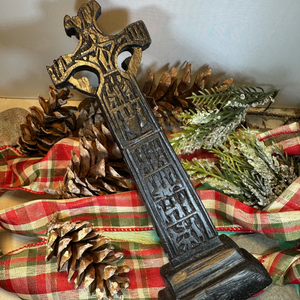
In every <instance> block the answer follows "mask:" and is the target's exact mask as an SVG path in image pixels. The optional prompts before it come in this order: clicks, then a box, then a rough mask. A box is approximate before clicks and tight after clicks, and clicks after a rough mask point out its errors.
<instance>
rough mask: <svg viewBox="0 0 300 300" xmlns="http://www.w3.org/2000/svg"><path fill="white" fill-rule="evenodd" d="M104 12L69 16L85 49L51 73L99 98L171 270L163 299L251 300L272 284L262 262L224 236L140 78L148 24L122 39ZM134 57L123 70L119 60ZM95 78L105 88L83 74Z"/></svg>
mask: <svg viewBox="0 0 300 300" xmlns="http://www.w3.org/2000/svg"><path fill="white" fill-rule="evenodd" d="M100 14H101V8H100V5H99V4H98V3H97V2H96V1H94V0H90V1H89V2H88V3H87V4H83V5H82V6H81V7H80V8H79V11H78V14H77V16H75V17H72V18H71V17H69V16H66V17H65V19H64V26H65V30H66V33H67V35H68V36H72V35H75V36H76V37H77V38H78V40H79V44H78V47H77V48H76V50H75V52H74V53H72V54H67V55H63V56H61V57H60V58H59V59H57V60H55V61H54V64H53V65H52V66H51V67H47V69H48V72H49V74H50V76H51V79H52V81H53V83H54V84H55V86H56V87H57V88H62V87H66V86H68V87H71V88H75V89H77V90H79V91H81V92H83V93H86V94H89V95H93V96H96V97H98V99H99V100H100V103H101V110H102V112H103V114H104V116H105V118H106V121H107V123H108V125H109V127H110V129H111V131H112V133H113V134H114V138H115V140H116V142H117V143H118V145H119V147H120V149H121V150H122V153H123V156H124V160H125V162H126V163H127V165H128V167H129V169H130V171H131V174H132V177H133V178H134V180H135V181H136V183H137V186H138V188H139V191H140V193H141V195H142V197H143V200H144V202H145V204H146V206H147V209H148V211H149V213H150V215H151V218H152V220H153V223H154V226H155V229H156V232H157V234H158V236H159V237H160V240H161V242H162V245H163V247H164V250H165V252H166V253H167V255H168V257H169V263H168V264H166V265H164V266H163V267H162V268H161V274H162V276H163V278H164V280H165V283H166V288H165V289H163V290H162V291H160V292H159V299H184V300H189V299H202V300H203V299H215V300H229V299H236V300H243V299H246V298H248V297H250V296H252V295H253V294H255V293H257V292H259V291H260V290H262V289H263V288H265V287H266V286H267V285H269V284H270V283H271V278H270V276H269V274H268V273H267V271H266V270H265V268H264V267H263V266H262V265H261V263H260V262H259V261H258V260H256V259H255V258H254V257H253V256H251V255H250V254H249V253H248V252H247V251H245V250H244V249H240V248H239V247H238V246H237V245H236V244H235V243H234V242H233V241H232V240H231V239H230V238H228V237H226V236H225V235H221V236H220V237H219V236H218V234H217V231H216V229H215V227H214V225H213V224H212V222H211V220H210V218H209V216H208V213H207V212H206V210H205V208H204V206H203V204H202V202H201V201H200V199H199V197H198V195H197V193H196V191H195V189H194V187H193V185H192V183H191V181H190V180H189V177H188V176H187V174H186V172H185V171H184V169H183V167H182V166H181V164H180V162H179V160H178V158H177V156H176V154H175V153H174V151H173V149H172V147H171V145H170V144H169V142H168V139H167V137H166V136H165V134H164V133H163V132H162V130H161V128H160V127H159V125H158V123H157V121H156V119H155V117H154V115H153V113H152V111H151V109H150V108H149V106H148V104H147V102H146V100H145V97H144V95H143V93H142V91H141V89H140V88H139V85H138V83H137V81H136V79H135V75H136V74H137V71H138V68H139V64H140V61H141V56H142V50H144V49H146V48H148V47H149V45H150V43H151V39H150V36H149V33H148V31H147V29H146V27H145V24H144V23H143V22H142V21H138V22H135V23H133V24H130V25H129V26H127V27H126V28H125V29H124V30H123V31H122V32H120V33H119V34H116V35H106V34H104V33H102V32H101V31H100V30H99V28H98V27H97V24H96V20H97V19H98V17H99V16H100ZM123 51H129V52H130V53H131V55H132V56H131V58H129V59H126V60H125V61H124V63H123V68H124V70H122V68H119V67H118V55H119V54H120V53H122V52H123ZM82 70H88V71H91V72H93V73H95V74H96V75H97V77H98V79H99V86H98V87H92V86H91V85H90V84H89V81H88V79H87V78H80V79H76V78H75V77H74V74H75V73H76V72H78V71H82Z"/></svg>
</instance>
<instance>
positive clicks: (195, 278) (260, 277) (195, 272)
mask: <svg viewBox="0 0 300 300" xmlns="http://www.w3.org/2000/svg"><path fill="white" fill-rule="evenodd" d="M220 240H221V242H222V246H220V247H217V248H215V249H212V251H210V252H209V253H206V254H205V255H204V256H203V255H202V256H201V255H200V256H199V257H197V258H195V259H194V260H191V261H189V262H187V263H186V264H182V265H180V266H179V267H176V268H173V267H172V266H171V265H170V264H166V265H164V266H163V267H162V268H161V275H162V276H163V278H164V280H165V283H166V288H165V289H163V290H161V291H160V292H159V295H158V299H159V300H171V299H172V300H175V299H176V300H191V299H195V300H196V299H197V300H198V299H199V300H200V299H201V300H244V299H247V298H249V297H251V296H252V295H254V294H256V293H258V292H259V291H261V290H262V289H264V288H265V287H266V286H268V285H269V284H271V282H272V279H271V277H270V275H269V274H268V272H267V271H266V269H265V268H264V266H263V265H262V264H261V263H260V262H259V261H258V260H257V259H255V258H254V257H253V256H252V255H250V254H249V253H248V252H247V251H246V250H244V249H240V248H239V247H238V246H237V245H236V244H235V243H234V242H233V241H232V240H231V239H230V238H228V237H227V236H225V235H221V236H220Z"/></svg>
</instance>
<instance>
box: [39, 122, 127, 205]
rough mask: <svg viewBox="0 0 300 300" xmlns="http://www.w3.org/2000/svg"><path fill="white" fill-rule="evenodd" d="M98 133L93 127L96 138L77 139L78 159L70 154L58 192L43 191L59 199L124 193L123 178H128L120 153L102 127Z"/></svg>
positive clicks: (125, 186)
mask: <svg viewBox="0 0 300 300" xmlns="http://www.w3.org/2000/svg"><path fill="white" fill-rule="evenodd" d="M101 129H102V130H101V131H99V130H98V129H97V128H96V127H95V126H92V130H93V133H94V135H95V136H96V137H97V138H96V139H94V140H92V141H91V142H88V141H87V139H86V138H85V137H82V138H81V139H80V143H79V151H80V158H78V156H77V155H76V154H75V153H74V152H73V151H72V157H71V165H70V167H68V169H67V172H66V174H65V177H64V182H63V184H61V183H60V186H59V188H58V189H57V190H52V189H45V191H46V192H47V193H49V194H52V195H55V196H56V197H58V198H63V199H69V198H77V197H91V196H101V195H106V194H111V193H115V192H116V191H117V189H122V190H127V189H128V185H127V183H126V181H125V178H124V175H129V173H128V171H127V168H126V165H125V163H124V162H123V160H122V154H121V151H120V149H119V148H118V146H117V144H116V143H115V142H114V141H113V137H112V135H111V133H110V131H109V130H108V129H107V128H106V127H105V126H104V125H103V124H102V125H101Z"/></svg>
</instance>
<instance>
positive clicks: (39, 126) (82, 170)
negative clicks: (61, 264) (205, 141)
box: [18, 63, 232, 198]
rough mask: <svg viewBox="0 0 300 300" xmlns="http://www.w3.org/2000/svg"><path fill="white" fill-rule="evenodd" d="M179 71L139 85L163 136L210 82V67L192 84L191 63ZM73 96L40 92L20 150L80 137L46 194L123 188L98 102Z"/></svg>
mask: <svg viewBox="0 0 300 300" xmlns="http://www.w3.org/2000/svg"><path fill="white" fill-rule="evenodd" d="M177 75H178V73H177V69H176V68H172V69H171V71H170V72H164V73H163V74H162V76H161V78H160V80H159V83H158V84H157V86H156V85H155V74H154V72H152V71H149V73H148V78H147V79H146V81H145V84H144V87H143V92H144V94H145V96H146V99H147V101H148V103H149V105H150V107H151V108H152V111H153V113H154V115H155V117H156V118H157V120H158V122H159V124H160V126H161V128H162V129H163V131H164V132H165V133H166V134H167V135H171V134H172V133H176V132H179V131H180V130H181V126H182V125H183V124H182V119H181V118H180V117H179V116H180V113H182V112H183V111H184V110H194V109H196V108H197V107H196V106H195V105H194V104H193V102H192V100H191V99H188V97H190V96H192V94H193V93H195V94H197V93H199V91H204V90H205V89H206V88H208V85H209V84H210V85H211V82H210V76H211V69H210V68H208V69H207V70H206V71H205V72H202V73H200V74H198V75H197V76H196V77H195V80H194V82H193V84H191V65H190V64H188V63H186V66H185V69H184V75H183V77H182V78H181V80H180V81H179V80H178V78H177ZM178 81H179V83H178ZM231 83H232V80H231V79H227V80H226V81H224V82H223V83H222V84H220V85H219V84H218V83H216V84H213V85H212V87H215V86H222V85H225V84H226V85H228V84H231ZM71 97H72V95H71V93H70V89H68V88H65V89H62V90H57V89H56V88H55V87H54V86H50V88H49V99H48V100H46V99H45V98H44V97H42V96H39V103H40V106H41V108H40V107H36V106H33V107H30V108H29V109H30V113H29V114H28V115H27V118H26V122H25V123H21V124H20V129H21V132H22V135H21V137H20V138H19V142H18V144H19V146H20V150H21V151H22V152H23V153H24V154H26V155H28V156H44V155H45V154H46V153H47V152H48V151H49V149H50V148H51V147H52V146H53V145H54V144H55V143H57V142H58V141H59V140H61V139H63V138H65V137H68V136H74V137H79V138H80V146H79V148H80V157H78V156H77V155H76V154H75V153H72V160H71V165H70V166H69V168H68V169H67V172H66V175H65V178H64V182H63V183H61V185H60V187H59V188H58V189H57V190H51V189H48V190H46V192H48V193H50V194H54V195H56V196H57V197H58V198H74V197H89V196H93V195H95V196H99V195H104V194H108V193H114V192H116V190H118V189H122V190H124V189H125V190H126V189H127V188H128V186H127V183H126V177H128V175H129V173H128V171H127V168H126V165H125V164H124V161H123V158H122V154H121V151H120V149H119V148H118V146H117V144H116V143H115V142H114V139H113V136H112V134H111V132H110V131H109V129H108V128H107V126H106V124H105V121H104V119H103V117H102V115H101V110H100V107H99V102H98V101H99V100H97V99H96V98H87V99H85V100H83V101H82V102H81V103H80V104H79V106H78V108H77V107H74V106H67V105H66V104H67V100H68V99H69V98H71ZM77 115H78V116H77Z"/></svg>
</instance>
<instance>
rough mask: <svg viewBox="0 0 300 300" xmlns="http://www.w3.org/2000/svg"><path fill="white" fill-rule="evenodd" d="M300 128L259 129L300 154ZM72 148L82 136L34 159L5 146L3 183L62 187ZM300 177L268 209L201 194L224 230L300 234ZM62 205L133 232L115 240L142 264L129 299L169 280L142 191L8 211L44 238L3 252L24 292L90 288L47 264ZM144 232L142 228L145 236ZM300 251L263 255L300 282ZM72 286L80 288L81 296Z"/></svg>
mask: <svg viewBox="0 0 300 300" xmlns="http://www.w3.org/2000/svg"><path fill="white" fill-rule="evenodd" d="M298 135H299V125H298V124H297V123H295V124H292V125H289V126H284V127H282V128H277V129H276V130H274V131H270V132H266V133H263V134H261V135H259V136H258V137H259V139H260V140H263V141H264V142H265V143H266V145H268V146H271V143H272V141H275V142H277V143H278V144H281V145H282V146H283V148H284V150H285V151H286V152H287V153H288V154H300V141H299V139H298ZM71 149H73V150H74V151H75V152H76V153H78V141H77V140H75V139H65V140H62V141H60V142H59V143H57V144H56V145H55V146H54V147H53V148H52V149H51V150H50V151H49V152H48V154H47V155H46V156H45V157H44V158H30V159H29V158H26V157H24V156H22V154H21V153H19V152H18V151H17V150H16V149H15V148H13V147H3V148H0V188H2V190H3V191H4V190H9V189H25V190H28V191H31V192H34V193H44V191H43V189H44V187H51V188H55V187H56V186H57V185H58V182H59V181H61V180H63V175H64V173H65V169H66V166H67V165H69V163H70V152H71ZM194 156H197V157H198V158H201V159H209V160H214V159H215V158H214V157H213V155H211V154H209V153H207V152H206V151H203V150H199V151H198V152H196V153H195V154H193V155H190V156H188V157H185V158H187V159H192V157H194ZM195 184H197V183H195ZM299 185H300V178H299V179H298V180H296V181H295V182H294V183H293V184H292V185H291V186H290V187H289V188H288V189H287V190H286V191H285V192H284V193H283V194H282V195H281V196H280V197H278V199H277V200H276V201H275V202H273V203H272V204H270V205H269V206H268V207H267V208H266V209H265V210H264V211H260V210H257V209H254V208H251V207H249V206H247V205H245V204H243V203H240V202H239V201H237V200H235V199H233V198H230V197H228V196H226V195H223V194H220V193H218V192H216V191H212V190H209V191H198V194H199V196H200V199H201V200H202V201H203V203H204V206H205V207H206V209H207V211H208V213H209V215H210V217H211V219H212V221H213V223H214V224H215V226H216V228H217V229H218V230H221V231H232V232H259V233H262V234H264V235H266V236H268V237H271V238H275V239H277V240H283V241H293V240H298V239H299V238H300V236H299V235H300V221H299V220H300V212H299V205H300V197H299V193H300V192H299V191H300V189H299ZM133 188H134V187H133ZM55 211H60V212H61V218H62V219H63V220H67V219H72V220H78V219H89V220H91V221H92V222H93V223H94V224H95V226H96V227H97V228H99V229H103V230H105V231H106V233H107V234H109V233H117V232H120V233H122V232H124V231H126V235H125V234H124V235H123V237H121V238H120V235H119V237H118V241H117V240H115V241H114V243H115V244H116V247H117V248H119V249H121V250H122V251H124V253H125V254H126V259H127V260H126V263H128V264H130V263H131V264H132V266H133V268H134V269H135V270H134V271H131V275H130V276H132V277H131V286H130V290H129V291H128V294H126V299H155V298H156V297H157V291H158V290H160V289H161V288H162V287H163V283H162V281H161V278H160V276H159V271H158V270H159V268H160V266H161V265H163V264H164V263H166V262H167V259H166V257H165V256H164V254H163V251H162V249H161V247H160V245H159V243H158V242H153V241H155V238H153V236H152V238H150V235H153V234H154V230H153V226H152V224H151V221H150V219H149V216H148V214H147V211H146V209H145V207H144V205H143V202H142V200H141V199H140V197H139V195H138V193H137V192H136V191H131V192H126V193H120V194H115V195H110V196H103V197H91V198H84V199H74V200H68V201H62V200H60V201H55V200H38V201H33V202H31V203H27V204H25V205H21V206H19V207H15V208H12V209H8V210H5V211H2V212H0V225H1V226H2V227H3V228H4V229H6V230H9V231H11V232H13V233H17V234H22V235H28V236H35V237H39V238H41V242H40V243H38V244H36V245H31V246H28V247H25V248H23V249H19V250H17V251H14V252H12V253H9V254H6V255H2V256H1V257H0V287H3V288H4V289H7V290H10V291H12V292H15V293H17V294H18V295H19V296H20V297H21V298H24V299H87V297H88V296H87V295H86V293H85V292H84V291H81V290H80V291H73V284H70V285H68V284H67V283H66V284H65V283H62V280H61V279H62V277H61V276H64V275H63V274H62V273H56V272H55V260H53V261H51V262H50V263H47V264H46V263H45V262H44V255H45V240H44V238H45V230H46V224H47V223H48V222H49V221H50V219H51V214H52V213H53V212H55ZM138 233H142V234H143V238H142V236H141V235H138ZM145 236H146V239H145ZM147 237H149V239H148V240H147ZM124 238H126V239H127V240H124ZM140 241H142V242H140ZM299 254H300V251H299V249H297V248H294V249H288V250H284V251H280V252H277V253H272V254H269V255H268V256H265V257H259V259H260V260H261V261H262V262H263V264H264V265H265V267H266V268H267V270H268V271H269V272H270V274H271V275H272V278H273V282H274V283H277V284H287V283H297V284H299V283H300V260H299ZM148 255H149V256H148ZM131 259H132V262H130V263H129V261H131ZM22 264H23V265H22ZM39 276H41V277H39ZM43 276H44V277H43ZM17 278H18V279H20V280H18V279H17ZM42 278H44V279H45V278H48V279H49V280H50V279H53V280H52V281H51V280H50V281H48V285H46V286H45V284H44V286H43V287H45V289H46V290H43V291H44V293H42V291H41V290H38V287H37V286H38V285H37V282H39V280H40V279H42ZM139 278H143V280H140V279H139ZM156 279H157V281H156ZM49 282H51V286H49ZM140 282H142V284H140ZM153 285H155V286H153ZM50 290H52V292H51V296H50ZM70 290H72V292H70ZM65 291H67V293H66V292H65ZM70 293H75V294H74V297H72V296H70V295H71V294H70ZM29 295H32V296H29ZM72 295H73V294H72ZM43 297H44V298H43ZM89 299H93V298H89Z"/></svg>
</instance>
